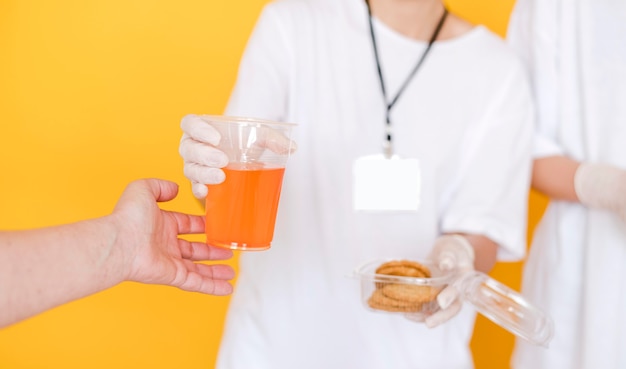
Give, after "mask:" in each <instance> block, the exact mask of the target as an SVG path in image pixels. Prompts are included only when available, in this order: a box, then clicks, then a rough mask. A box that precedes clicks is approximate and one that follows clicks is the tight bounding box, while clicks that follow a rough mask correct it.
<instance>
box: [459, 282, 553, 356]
mask: <svg viewBox="0 0 626 369" xmlns="http://www.w3.org/2000/svg"><path fill="white" fill-rule="evenodd" d="M455 285H456V286H457V288H459V290H460V291H461V292H462V294H463V297H464V299H465V301H468V302H470V303H471V304H472V305H473V306H474V307H475V308H476V310H478V312H480V313H481V314H482V315H484V316H485V317H486V318H488V319H489V320H491V321H492V322H494V323H496V324H497V325H499V326H501V327H502V328H504V329H506V330H508V331H509V332H511V333H513V334H515V335H516V336H518V337H521V338H523V339H526V340H527V341H529V342H531V343H533V344H535V345H540V346H544V347H547V346H548V343H549V342H550V340H551V339H552V336H553V330H554V328H553V323H552V320H551V319H550V317H548V316H547V315H546V314H545V313H544V312H543V311H541V310H540V309H538V308H536V307H535V306H533V305H531V304H530V303H529V302H528V301H527V300H526V299H524V297H522V295H520V294H519V293H518V292H516V291H514V290H512V289H510V288H509V287H507V286H505V285H503V284H502V283H500V282H498V281H496V280H495V279H493V278H491V277H489V276H488V275H486V274H484V273H481V272H472V273H470V274H468V275H466V276H464V277H463V278H461V279H460V280H458V281H456V282H455Z"/></svg>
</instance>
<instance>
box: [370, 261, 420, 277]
mask: <svg viewBox="0 0 626 369" xmlns="http://www.w3.org/2000/svg"><path fill="white" fill-rule="evenodd" d="M376 274H386V275H395V276H402V277H413V278H430V276H431V273H430V269H428V267H426V266H425V265H422V264H420V263H418V262H415V261H410V260H394V261H388V262H386V263H383V264H381V265H380V266H379V267H378V268H376Z"/></svg>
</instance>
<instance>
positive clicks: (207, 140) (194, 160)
mask: <svg viewBox="0 0 626 369" xmlns="http://www.w3.org/2000/svg"><path fill="white" fill-rule="evenodd" d="M180 127H181V128H182V130H183V137H182V138H181V140H180V145H179V148H178V152H179V153H180V156H182V158H183V160H184V162H185V165H184V169H183V172H184V174H185V177H187V178H188V179H189V180H190V181H191V190H192V192H193V195H194V196H195V197H196V198H198V199H203V198H205V197H206V195H207V193H208V189H207V187H206V185H207V184H218V183H221V182H223V181H224V178H225V176H224V171H222V169H220V168H223V167H225V166H226V165H227V164H228V157H227V156H226V154H224V153H223V152H222V151H220V150H219V149H217V148H216V147H215V146H217V145H218V144H219V142H220V139H221V136H220V134H219V132H218V131H217V130H216V129H215V128H213V126H211V125H210V124H209V123H208V122H207V121H205V120H203V119H202V118H201V117H199V116H197V115H193V114H190V115H186V116H185V117H184V118H183V119H182V121H181V123H180Z"/></svg>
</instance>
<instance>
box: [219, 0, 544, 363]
mask: <svg viewBox="0 0 626 369" xmlns="http://www.w3.org/2000/svg"><path fill="white" fill-rule="evenodd" d="M374 23H375V32H376V36H377V41H378V46H379V52H380V55H381V62H382V68H383V73H384V77H385V83H386V85H387V89H388V91H389V94H390V95H395V94H396V91H397V90H398V88H399V86H400V84H402V82H404V79H405V78H406V76H407V75H408V74H409V71H410V70H411V69H412V68H413V66H414V65H415V63H416V62H417V60H418V58H419V57H420V56H421V54H422V52H423V50H424V49H425V47H426V43H424V42H418V41H414V40H411V39H409V38H406V37H404V36H401V35H400V34H398V33H396V32H394V31H393V30H391V29H389V28H387V27H386V26H385V25H384V24H382V23H380V22H378V21H376V20H375V22H374ZM384 106H385V105H384V103H383V98H382V93H381V90H380V85H379V80H378V75H377V72H376V64H375V59H374V54H373V48H372V44H371V39H370V36H369V29H368V25H367V8H366V6H365V4H364V2H362V1H360V0H315V1H306V0H300V1H299V0H291V1H289V0H288V1H279V2H275V3H271V4H269V5H267V6H266V7H265V9H264V11H263V13H262V15H261V17H260V19H259V21H258V24H257V26H256V28H255V30H254V32H253V34H252V37H251V39H250V40H249V44H248V47H247V49H246V51H245V54H244V56H243V59H242V63H241V68H240V73H239V78H238V81H237V84H236V86H235V89H234V91H233V94H232V97H231V100H230V102H229V106H228V109H227V114H229V115H237V116H254V117H260V118H266V119H274V120H281V121H288V122H294V123H297V124H298V126H297V127H296V128H295V129H294V137H293V138H294V140H295V141H296V142H297V144H298V151H297V152H296V153H295V154H294V155H293V156H292V157H291V158H290V161H289V163H288V165H287V169H286V172H285V178H284V183H283V190H282V195H281V200H280V206H279V210H278V219H277V222H276V230H275V237H274V242H273V245H272V248H271V249H270V250H268V251H263V252H258V253H255V252H246V253H242V255H241V259H240V273H239V276H238V281H237V285H236V289H235V293H234V296H233V298H232V302H231V306H230V310H229V313H228V318H227V324H226V327H225V334H224V337H223V342H222V347H221V351H220V355H219V359H218V368H228V369H233V368H241V369H244V368H245V369H249V368H255V369H264V368H267V369H270V368H271V369H277V368H285V369H287V368H289V369H292V368H299V369H302V368H315V369H319V368H360V369H367V368H372V369H373V368H394V369H400V368H407V369H408V368H428V369H437V368H471V367H472V360H471V353H470V351H469V348H468V342H469V339H470V337H471V333H472V328H473V323H474V317H475V315H474V314H475V313H474V311H473V310H472V309H471V308H470V307H468V306H466V307H465V308H464V309H463V310H462V312H461V313H460V314H459V315H458V316H456V317H455V318H453V319H452V320H451V321H449V322H447V323H446V324H444V325H442V326H440V327H437V328H435V329H432V330H430V329H428V328H426V327H425V326H424V325H423V324H417V323H414V322H411V321H409V320H407V319H405V318H403V317H402V315H391V314H386V313H374V312H371V311H369V310H366V309H365V307H364V306H363V305H362V303H361V297H360V290H359V288H360V287H359V283H358V281H356V280H354V279H350V278H348V275H349V274H350V273H351V271H352V270H353V269H354V268H355V267H357V266H359V265H360V264H362V263H364V262H367V261H370V260H372V259H376V258H409V259H420V258H424V257H426V256H427V254H428V252H429V251H430V249H431V247H432V244H433V241H434V240H435V238H436V237H437V236H438V235H440V234H441V233H442V232H452V231H457V232H468V233H476V234H484V235H487V236H489V237H490V238H492V239H493V240H494V241H496V242H498V243H499V244H500V245H501V247H500V250H499V257H500V259H519V258H520V257H522V256H523V255H524V251H525V246H526V245H525V233H526V214H527V213H526V205H527V193H528V186H529V173H530V151H531V135H532V119H533V110H532V103H531V97H530V93H529V88H528V86H527V81H526V78H525V75H524V74H523V68H522V65H521V63H519V62H518V60H517V59H516V57H515V56H514V55H513V54H512V53H510V52H509V51H508V49H507V47H506V46H505V45H504V43H503V42H502V40H500V39H499V38H498V37H497V36H495V35H493V34H491V33H490V32H489V31H487V30H486V29H485V28H483V27H476V28H474V29H473V30H472V31H471V32H469V33H467V34H466V35H464V36H462V37H460V38H457V39H453V40H449V41H442V42H436V43H435V44H434V45H433V48H432V49H431V51H430V53H429V55H428V56H427V58H426V61H425V62H424V64H423V65H422V67H421V69H420V70H419V71H418V73H417V75H416V76H415V77H414V79H413V80H412V81H411V82H410V84H409V86H408V87H407V89H406V90H405V92H404V93H403V95H402V96H401V97H400V99H399V101H398V102H397V104H396V106H395V107H394V108H393V110H392V112H391V120H392V128H393V139H394V147H395V153H396V154H398V155H399V156H400V157H403V158H417V159H418V160H419V161H420V165H421V172H422V189H421V198H420V202H421V205H420V209H419V211H418V212H416V213H408V214H407V213H404V214H367V213H355V212H354V211H353V207H352V165H353V163H354V161H355V159H357V158H359V157H361V156H365V155H372V154H379V153H381V145H382V142H383V138H384V128H385V124H384V123H385V119H384V117H385V110H384Z"/></svg>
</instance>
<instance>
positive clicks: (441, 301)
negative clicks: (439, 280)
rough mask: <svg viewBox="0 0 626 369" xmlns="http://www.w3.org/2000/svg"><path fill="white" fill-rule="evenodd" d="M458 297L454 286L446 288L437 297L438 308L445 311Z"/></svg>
mask: <svg viewBox="0 0 626 369" xmlns="http://www.w3.org/2000/svg"><path fill="white" fill-rule="evenodd" d="M458 297H459V290H458V289H457V288H456V287H454V286H448V287H446V288H444V289H443V291H441V292H440V293H439V294H438V295H437V304H438V305H439V307H440V308H442V309H446V308H447V307H448V306H450V304H452V302H454V300H456V299H457V298H458Z"/></svg>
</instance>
